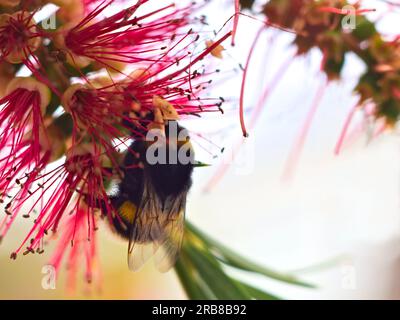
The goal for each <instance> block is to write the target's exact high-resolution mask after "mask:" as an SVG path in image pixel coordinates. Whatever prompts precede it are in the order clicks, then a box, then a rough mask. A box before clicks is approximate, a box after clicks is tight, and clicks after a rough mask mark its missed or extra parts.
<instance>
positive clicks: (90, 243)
mask: <svg viewBox="0 0 400 320" xmlns="http://www.w3.org/2000/svg"><path fill="white" fill-rule="evenodd" d="M89 215H90V210H89V208H88V207H87V205H86V204H85V203H84V202H81V203H80V204H79V206H78V208H77V209H76V210H74V211H73V213H72V215H70V216H67V217H65V218H66V219H64V220H66V221H63V222H62V225H61V226H60V227H62V230H63V232H62V234H61V238H60V239H59V242H58V245H57V247H56V249H55V251H54V255H53V256H52V257H51V260H50V261H49V264H50V265H52V266H53V267H54V268H55V269H56V271H58V270H59V269H60V267H61V265H62V262H63V259H65V258H66V259H67V272H68V279H67V284H68V286H69V287H68V289H69V291H71V292H73V291H75V290H74V289H75V288H74V286H75V283H76V275H77V274H78V273H79V269H78V268H79V267H80V261H82V258H83V261H84V262H85V267H84V268H85V274H84V276H85V280H86V281H87V282H88V283H91V282H92V281H95V282H100V281H99V280H100V279H99V278H100V269H99V263H98V261H97V240H96V230H97V228H96V227H95V224H94V223H96V219H97V217H96V216H95V217H94V219H95V220H94V223H93V227H90V224H88V221H90V220H91V219H93V216H89ZM88 226H89V228H88ZM56 274H58V272H57V273H56ZM96 280H97V281H96Z"/></svg>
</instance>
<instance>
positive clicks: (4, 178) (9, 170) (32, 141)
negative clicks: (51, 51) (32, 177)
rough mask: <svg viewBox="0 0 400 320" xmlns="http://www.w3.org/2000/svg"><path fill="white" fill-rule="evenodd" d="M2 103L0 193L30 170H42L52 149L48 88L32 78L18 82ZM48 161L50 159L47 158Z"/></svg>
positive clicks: (5, 191)
mask: <svg viewBox="0 0 400 320" xmlns="http://www.w3.org/2000/svg"><path fill="white" fill-rule="evenodd" d="M7 92H8V94H7V95H6V96H5V97H4V98H2V99H0V105H1V106H2V107H1V109H0V123H1V125H0V128H1V133H0V180H1V181H0V191H1V192H2V193H7V192H8V189H9V186H10V184H11V185H12V183H14V181H13V180H14V179H15V178H17V177H18V175H21V172H23V171H25V170H27V169H28V170H29V169H33V168H34V167H36V168H41V167H42V165H43V159H44V156H43V153H44V152H43V151H44V150H46V149H49V148H50V146H49V141H48V138H47V135H46V132H45V123H44V122H45V121H44V115H45V113H46V107H47V105H48V104H49V101H50V92H49V90H48V89H47V87H46V86H44V85H43V84H41V83H39V82H37V81H36V80H34V79H32V78H15V79H14V80H12V81H11V83H10V84H9V85H8V88H7ZM45 158H47V157H45Z"/></svg>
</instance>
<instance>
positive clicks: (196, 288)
mask: <svg viewBox="0 0 400 320" xmlns="http://www.w3.org/2000/svg"><path fill="white" fill-rule="evenodd" d="M190 268H191V267H190V265H189V264H187V263H186V262H185V259H184V258H183V257H182V256H181V257H180V258H179V260H178V261H177V262H176V264H175V272H176V274H177V275H178V278H179V280H180V282H181V284H182V286H183V288H184V289H185V292H186V294H187V296H188V298H189V299H191V300H212V299H215V297H214V296H213V295H212V294H211V293H209V292H205V290H203V289H202V286H201V284H199V282H198V279H196V277H195V276H194V275H193V272H191V270H190Z"/></svg>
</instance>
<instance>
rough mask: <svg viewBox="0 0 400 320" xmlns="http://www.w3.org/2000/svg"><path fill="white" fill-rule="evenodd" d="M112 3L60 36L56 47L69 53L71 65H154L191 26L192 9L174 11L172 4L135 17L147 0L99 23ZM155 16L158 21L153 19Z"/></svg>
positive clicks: (101, 6) (111, 66)
mask: <svg viewBox="0 0 400 320" xmlns="http://www.w3.org/2000/svg"><path fill="white" fill-rule="evenodd" d="M112 2H113V1H107V2H103V3H101V4H100V5H99V6H98V7H96V8H95V9H94V10H93V11H92V12H90V13H89V14H88V15H87V16H86V17H85V18H84V19H82V20H81V21H80V22H79V23H78V24H77V25H75V26H74V27H72V28H71V27H70V26H68V25H66V26H65V27H64V28H62V30H61V31H59V32H58V33H57V35H56V38H55V40H56V43H57V46H58V47H59V49H61V50H65V51H66V53H67V59H68V61H69V62H70V63H71V64H72V65H75V66H79V67H84V66H86V65H88V64H89V63H90V62H91V61H96V62H98V63H100V64H101V65H103V66H107V67H108V68H110V69H113V70H116V68H115V67H114V64H116V63H141V62H149V61H155V60H156V59H157V56H160V53H162V49H163V46H164V45H165V41H167V40H170V39H171V37H173V36H176V35H177V33H178V30H179V28H181V27H183V26H187V24H188V18H187V16H188V13H189V11H188V10H189V8H188V7H186V8H175V6H174V5H173V4H171V5H167V6H165V7H162V8H160V9H157V10H154V11H153V12H150V13H146V14H142V15H136V13H137V10H138V9H139V8H140V7H141V6H142V5H144V4H145V3H146V2H148V0H140V1H138V2H137V4H135V5H133V6H131V7H129V8H127V9H124V10H122V11H120V12H118V13H117V14H114V15H112V16H111V17H108V18H104V19H102V20H99V15H100V14H101V13H102V12H103V11H104V10H105V9H106V8H107V6H109V5H110V4H111V3H112ZM160 14H163V15H162V16H159V15H160ZM153 16H157V19H151V18H152V17H153ZM98 20H99V21H98ZM116 71H119V70H118V69H117V70H116Z"/></svg>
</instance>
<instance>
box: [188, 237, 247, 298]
mask: <svg viewBox="0 0 400 320" xmlns="http://www.w3.org/2000/svg"><path fill="white" fill-rule="evenodd" d="M184 247H185V249H184V250H185V253H186V254H187V256H188V258H189V259H190V262H191V263H192V264H193V266H194V267H195V268H196V269H197V270H198V272H199V275H200V276H201V278H202V279H203V281H204V282H205V283H206V284H207V286H208V288H210V290H211V291H212V292H213V294H214V295H215V297H216V298H217V299H224V300H248V299H251V296H250V295H248V294H247V292H246V291H245V290H243V289H242V288H241V287H239V286H238V285H237V284H236V283H235V282H234V281H233V280H232V279H230V278H229V277H228V276H227V274H226V273H225V272H224V271H223V270H222V268H221V265H220V263H219V262H218V260H217V259H215V258H214V257H213V256H212V255H210V254H208V253H207V252H206V251H204V250H201V249H199V248H197V247H196V246H193V245H189V244H187V245H186V246H184Z"/></svg>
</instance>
